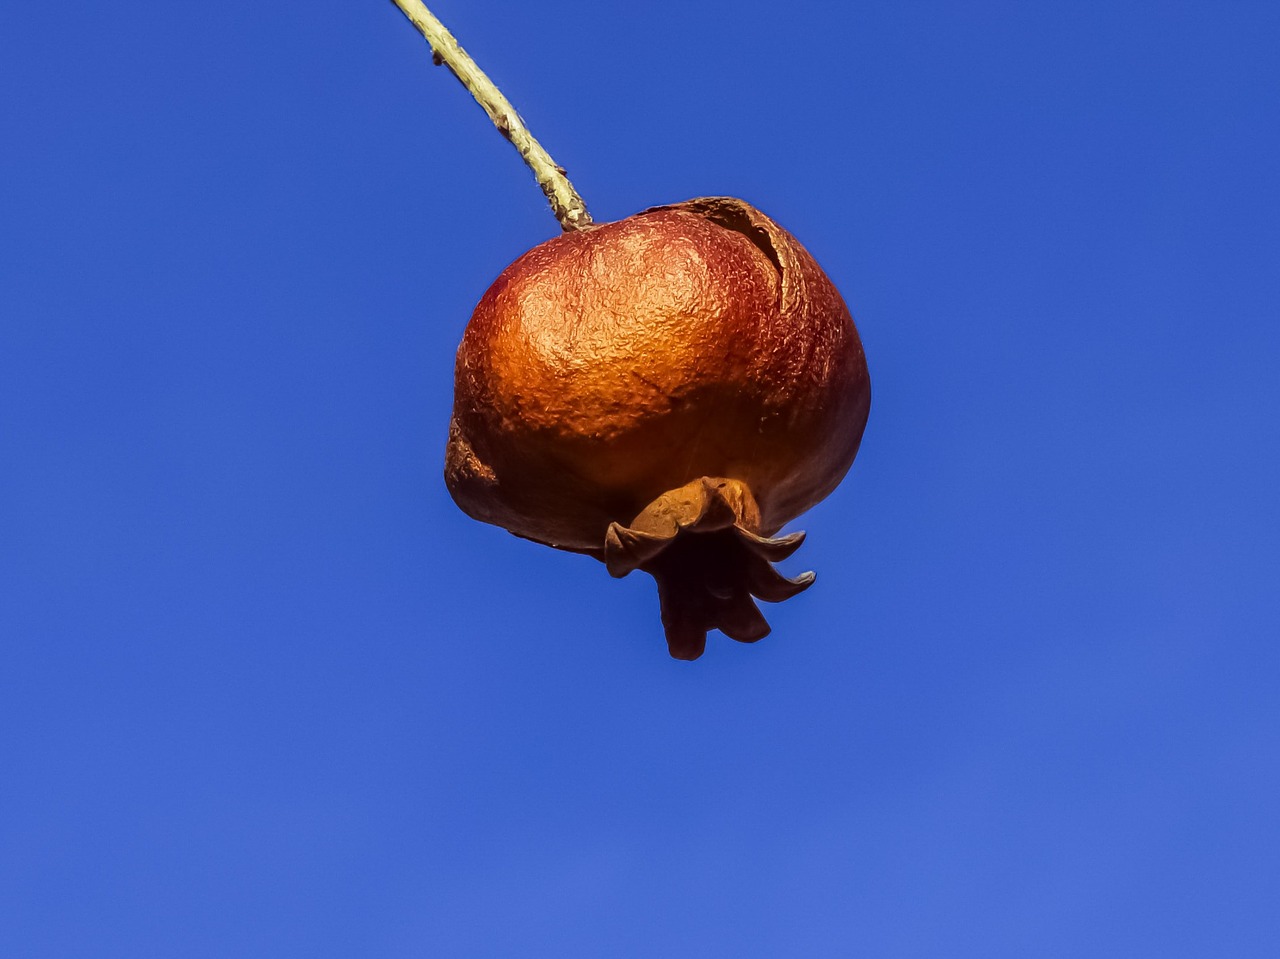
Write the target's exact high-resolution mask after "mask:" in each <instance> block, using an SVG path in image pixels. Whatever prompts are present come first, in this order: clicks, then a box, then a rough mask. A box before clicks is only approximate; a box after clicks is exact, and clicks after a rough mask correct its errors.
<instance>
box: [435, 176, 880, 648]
mask: <svg viewBox="0 0 1280 959" xmlns="http://www.w3.org/2000/svg"><path fill="white" fill-rule="evenodd" d="M869 404H870V385H869V380H868V376H867V367H866V360H865V357H864V355H863V350H862V344H861V342H860V340H859V338H858V334H857V331H856V329H855V328H854V325H853V321H852V319H851V317H850V316H849V311H848V309H847V307H846V306H845V304H844V301H843V300H842V299H841V297H840V294H839V293H838V292H837V291H836V289H835V287H834V286H833V285H832V283H831V282H830V280H828V279H827V277H826V274H824V273H823V271H822V269H821V268H820V267H819V266H818V265H817V263H816V262H815V261H814V260H813V258H812V257H811V256H810V255H809V253H808V252H807V251H806V250H805V249H804V248H803V247H802V246H801V245H800V244H799V242H797V241H796V240H795V238H794V237H792V236H791V235H790V234H789V233H787V232H786V231H785V230H783V229H782V228H781V227H780V226H778V225H777V224H776V223H774V222H773V220H771V219H769V218H768V217H767V216H765V215H764V214H763V213H761V212H760V211H758V210H756V209H755V208H754V207H751V206H750V205H749V204H746V203H744V202H743V201H741V200H734V199H729V198H706V199H700V200H691V201H687V202H685V203H680V204H675V205H673V206H668V207H658V208H655V209H653V210H647V211H645V212H643V213H640V214H637V215H636V216H632V217H629V218H627V219H625V220H621V221H618V222H616V223H608V224H604V225H601V226H598V227H595V228H592V229H590V230H585V231H580V232H576V233H568V234H565V235H563V236H560V237H557V238H555V239H553V240H549V241H548V242H546V243H543V244H541V245H540V246H537V247H535V248H534V249H532V250H530V251H529V252H528V253H526V254H524V255H523V256H522V257H520V258H519V259H518V260H516V261H515V262H514V263H512V264H511V265H510V266H509V267H507V269H506V270H504V271H503V272H502V274H501V275H500V276H499V277H498V279H497V280H496V281H495V282H494V284H493V285H492V286H491V287H490V288H489V290H488V292H486V293H485V295H484V297H483V298H482V299H481V301H480V303H479V305H478V306H477V307H476V309H475V313H474V314H473V315H472V318H471V322H470V324H469V325H468V327H467V330H466V332H465V334H464V336H463V340H462V344H461V346H460V347H459V350H458V359H457V366H456V373H455V400H454V413H453V422H452V424H451V428H450V436H449V446H448V452H447V457H446V466H445V478H446V483H447V485H448V487H449V490H450V492H451V493H452V495H453V497H454V499H455V501H456V502H457V503H458V505H459V506H460V507H461V508H462V509H463V510H464V511H465V512H467V513H468V514H469V515H471V516H473V517H475V518H476V519H479V520H483V521H485V522H489V523H494V524H497V525H499V526H503V527H505V528H507V529H509V530H510V531H511V532H513V533H516V534H517V535H519V536H524V537H527V538H529V539H533V540H537V541H539V542H542V543H546V544H548V545H551V546H556V547H559V548H562V549H571V550H575V551H581V552H588V553H592V554H594V555H597V556H601V558H603V548H604V543H605V537H606V533H607V532H608V531H609V528H610V524H611V523H619V524H624V525H625V524H629V523H632V521H633V520H635V519H636V518H637V517H638V514H640V513H641V512H642V511H644V510H645V508H646V507H647V506H648V505H649V504H651V503H653V502H654V501H655V500H657V499H658V498H659V497H661V496H662V495H663V494H664V493H668V492H669V491H672V490H675V489H678V488H680V487H683V486H685V485H686V484H688V483H690V482H692V481H694V480H697V479H698V478H699V477H727V478H731V479H733V480H737V481H739V482H741V483H742V484H744V485H745V486H746V487H747V489H748V490H749V492H750V494H751V495H753V496H754V500H755V504H756V506H758V515H756V516H754V517H753V520H752V521H751V523H749V524H745V523H744V524H743V528H744V529H745V528H748V527H749V526H754V527H755V528H751V529H750V532H751V533H758V534H763V535H770V534H772V533H774V532H775V531H777V530H778V529H779V528H780V527H781V526H782V525H783V524H784V523H786V522H787V521H789V520H791V519H793V518H795V517H796V516H798V515H799V514H800V513H802V512H803V511H804V510H806V509H808V508H809V507H810V506H812V505H814V504H815V503H817V502H818V501H819V500H821V499H822V498H823V497H825V496H826V495H827V494H828V493H830V492H831V491H832V490H833V489H834V488H835V487H836V485H837V484H838V483H839V482H840V480H841V479H842V478H843V477H844V475H845V473H846V472H847V471H848V469H849V466H850V465H851V464H852V462H853V459H854V456H855V454H856V453H857V450H858V444H859V442H860V440H861V436H862V431H863V428H864V426H865V424H866V419H867V412H868V408H869ZM664 615H665V610H664ZM712 625H715V624H712ZM766 629H767V627H766Z"/></svg>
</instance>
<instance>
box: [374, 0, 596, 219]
mask: <svg viewBox="0 0 1280 959" xmlns="http://www.w3.org/2000/svg"><path fill="white" fill-rule="evenodd" d="M391 2H392V3H394V4H395V5H396V6H397V7H399V8H400V12H401V13H403V14H404V15H405V16H406V17H408V19H409V22H410V23H412V24H413V25H414V27H415V28H416V29H417V31H418V32H419V33H421V34H422V35H423V36H424V37H426V40H427V43H429V44H430V45H431V58H432V60H434V61H435V62H436V64H441V63H443V64H444V65H445V66H447V67H448V68H449V69H450V70H451V71H453V75H454V76H455V77H457V78H458V80H459V81H461V83H462V85H463V86H464V87H466V88H467V90H468V91H469V92H470V93H471V95H472V96H473V97H475V98H476V102H477V103H479V104H480V106H481V107H483V108H484V112H485V113H487V114H489V119H490V120H492V121H493V125H494V126H495V127H497V128H498V132H499V133H501V134H502V135H503V136H504V137H506V138H507V139H508V140H509V141H511V145H512V146H513V147H515V148H516V150H518V151H519V153H520V156H521V157H523V158H524V162H525V163H527V164H528V165H529V169H531V170H532V171H533V175H534V176H535V177H536V178H537V180H538V186H540V187H542V192H543V193H545V194H546V196H547V201H548V202H549V203H550V204H551V210H552V212H553V213H555V215H556V219H557V220H559V221H560V226H561V227H562V228H563V229H564V230H565V231H566V232H568V231H570V230H581V229H583V228H585V227H588V226H590V225H591V214H589V213H588V212H587V206H586V204H585V203H583V202H582V197H580V196H578V191H577V190H575V189H574V188H573V184H572V183H570V182H569V178H568V177H567V176H565V172H564V167H561V166H559V165H557V164H556V162H555V161H554V160H553V159H551V155H550V154H549V153H547V151H546V150H544V149H543V148H542V144H541V143H539V142H538V141H537V140H535V139H534V138H533V134H531V133H530V132H529V131H528V129H527V128H526V127H525V125H524V121H522V120H521V119H520V115H519V114H518V113H516V111H515V107H513V106H512V105H511V103H510V102H509V101H508V100H507V98H506V97H504V96H503V95H502V92H501V91H500V90H499V89H498V88H497V87H496V86H494V85H493V81H492V80H490V79H489V78H488V77H487V76H485V74H484V71H483V70H481V69H480V68H479V67H478V66H476V63H475V61H474V60H472V59H471V57H469V56H467V52H466V51H465V50H463V49H462V47H460V46H458V41H457V40H455V39H454V38H453V34H451V33H450V32H449V31H448V30H447V29H446V28H445V25H444V24H443V23H441V22H440V21H439V20H437V19H436V17H435V15H434V14H432V12H431V11H430V10H428V9H427V8H426V7H425V6H423V4H422V3H421V0H391Z"/></svg>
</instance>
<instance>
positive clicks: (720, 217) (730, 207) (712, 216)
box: [644, 197, 786, 283]
mask: <svg viewBox="0 0 1280 959" xmlns="http://www.w3.org/2000/svg"><path fill="white" fill-rule="evenodd" d="M659 210H683V211H684V212H686V213H696V214H698V215H699V216H701V217H702V218H703V219H705V220H710V221H711V222H712V223H714V224H715V225H716V226H719V227H723V228H724V229H726V230H732V231H733V232H734V233H740V234H742V235H743V236H744V237H746V238H747V239H748V240H750V241H751V243H752V245H754V246H755V247H756V248H757V249H758V250H759V251H760V252H761V253H763V254H764V255H765V256H766V257H768V259H769V262H770V263H772V264H773V268H774V269H775V270H777V272H778V280H779V283H781V281H782V280H783V279H784V278H785V276H786V269H785V267H783V265H782V258H781V257H780V256H779V255H778V249H777V247H775V246H774V244H773V236H772V234H770V232H769V231H768V230H767V229H766V228H765V227H763V226H760V225H759V224H758V223H757V222H756V221H755V220H754V219H753V218H752V216H751V214H750V213H749V212H748V208H747V207H746V205H745V204H743V202H742V201H741V200H736V199H734V198H733V197H701V198H699V199H697V200H686V201H685V202H684V203H673V204H671V205H669V206H655V207H651V208H650V209H648V210H645V211H644V212H645V213H656V212H657V211H659Z"/></svg>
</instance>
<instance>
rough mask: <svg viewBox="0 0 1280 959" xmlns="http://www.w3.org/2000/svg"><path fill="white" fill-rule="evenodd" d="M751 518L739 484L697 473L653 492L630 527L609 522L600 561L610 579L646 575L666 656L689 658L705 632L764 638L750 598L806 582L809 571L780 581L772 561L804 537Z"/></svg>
mask: <svg viewBox="0 0 1280 959" xmlns="http://www.w3.org/2000/svg"><path fill="white" fill-rule="evenodd" d="M759 523H760V510H759V508H758V507H757V505H756V501H755V497H753V496H752V495H751V491H750V490H749V489H748V488H747V486H746V485H745V484H744V483H742V482H740V481H739V480H734V479H726V478H723V477H708V476H703V477H700V478H699V479H696V480H694V481H693V482H691V483H687V484H685V485H684V486H682V487H680V488H679V489H674V490H670V491H669V492H666V493H664V494H662V495H661V496H659V497H658V498H657V499H655V500H654V501H653V502H652V503H650V504H649V505H648V506H647V507H645V508H644V510H642V511H641V512H640V514H639V515H638V516H636V517H635V519H633V520H632V521H631V523H630V525H628V526H623V525H622V524H621V523H612V524H610V526H609V530H608V532H607V533H606V535H605V546H604V561H605V566H606V567H607V568H608V570H609V573H610V574H611V575H613V576H617V577H622V576H626V575H627V574H628V573H631V572H633V571H635V570H637V569H639V570H643V571H644V572H646V573H649V574H650V575H651V576H653V578H654V579H655V580H656V581H657V584H658V599H659V602H660V604H661V608H662V625H663V627H664V629H665V630H666V635H667V646H668V648H669V649H670V651H671V655H672V656H674V657H675V658H676V659H697V658H698V657H699V656H701V655H702V653H703V650H704V649H705V648H706V642H707V633H708V632H709V631H710V630H712V629H718V630H720V632H722V633H724V634H725V635H726V636H728V637H729V638H730V639H736V640H738V641H739V642H743V643H754V642H755V641H756V640H759V639H763V638H764V637H765V636H767V635H769V624H768V623H767V622H766V621H765V618H764V616H763V615H761V613H760V609H759V607H757V606H756V603H755V599H753V598H752V597H753V596H754V597H757V598H759V599H762V600H764V601H765V602H770V603H778V602H782V601H783V600H785V599H789V598H791V597H792V596H794V595H796V594H797V593H799V592H802V591H803V590H805V589H807V588H808V587H809V586H810V585H811V584H812V583H813V581H814V574H813V573H811V572H809V573H804V574H802V575H801V576H798V577H796V578H795V579H788V578H787V577H785V576H783V575H782V574H781V573H779V572H778V571H777V570H776V569H774V568H773V565H772V564H773V563H774V562H778V561H780V560H783V559H785V558H787V557H788V556H790V555H791V554H792V553H793V552H795V550H796V549H797V548H798V547H799V546H800V544H801V543H802V542H803V541H804V534H803V533H792V534H790V535H789V536H782V537H777V538H771V537H767V536H761V535H760V534H759V533H758V532H756V530H757V529H758V527H759Z"/></svg>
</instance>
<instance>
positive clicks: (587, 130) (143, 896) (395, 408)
mask: <svg viewBox="0 0 1280 959" xmlns="http://www.w3.org/2000/svg"><path fill="white" fill-rule="evenodd" d="M433 7H434V9H436V11H437V13H439V15H440V16H441V17H442V18H443V19H444V20H445V22H446V23H448V24H449V25H450V26H451V27H453V29H454V30H455V31H456V33H457V34H458V36H459V38H460V39H461V41H462V43H463V44H464V45H465V46H466V47H467V48H468V49H469V50H470V51H471V52H472V54H473V55H474V56H475V57H476V59H477V60H478V61H479V62H480V63H481V65H482V66H483V67H484V68H486V69H487V70H488V71H489V72H490V74H491V75H492V76H493V78H494V79H495V80H496V81H497V82H498V84H499V85H500V86H501V87H502V88H503V89H504V91H505V92H506V93H507V94H508V96H509V97H510V98H511V99H512V100H513V101H514V103H515V104H516V106H517V108H518V109H519V110H520V111H521V113H522V114H523V116H524V117H525V119H526V120H527V121H528V123H529V125H530V126H531V128H532V129H533V131H534V133H535V134H536V135H537V136H538V137H539V138H540V139H541V140H542V141H543V142H544V143H545V144H546V146H547V147H548V149H549V150H550V151H551V153H552V154H553V155H554V156H555V158H556V159H557V160H558V161H559V162H560V163H562V164H563V165H565V166H566V167H567V168H568V169H569V171H570V174H571V176H572V178H573V180H574V183H575V185H576V186H577V187H578V189H579V190H580V191H581V192H582V194H583V195H584V197H585V198H586V200H587V203H588V205H589V206H590V208H591V210H592V212H593V214H594V215H595V217H596V218H597V219H598V220H609V219H617V218H620V217H624V216H626V215H628V214H630V213H633V212H636V211H637V210H640V209H642V208H644V207H646V206H650V205H654V204H658V203H669V202H675V201H678V200H681V199H685V198H688V197H692V196H699V195H708V194H712V195H735V196H741V197H743V198H745V199H747V200H749V201H751V202H752V203H754V204H756V205H757V206H759V207H761V208H762V209H763V210H765V211H766V212H768V213H769V214H771V215H772V216H774V217H775V218H776V219H778V220H779V221H780V222H781V223H783V225H785V226H786V227H788V228H789V229H790V230H791V231H792V232H794V233H795V234H796V235H797V236H798V237H799V238H800V239H801V241H802V242H803V243H804V244H805V245H806V246H807V247H808V248H809V249H810V251H811V252H813V253H814V255H815V256H816V257H817V258H818V260H819V261H820V262H821V263H822V264H823V266H824V267H825V268H826V270H827V272H828V273H829V274H830V275H831V277H832V278H833V279H834V280H835V282H836V283H837V285H838V286H839V287H840V288H841V290H842V291H843V293H844V295H845V297H846V299H847V300H848V301H849V303H850V306H851V308H852V309H853V312H854V315H855V317H856V318H857V320H858V324H859V327H860V330H861V333H862V337H863V340H864V343H865V345H866V350H867V355H868V360H869V364H870V368H871V374H872V384H873V404H872V412H871V419H870V423H869V425H868V429H867V433H866V437H865V440H864V443H863V448H862V452H861V454H860V456H859V459H858V461H857V463H856V464H855V465H854V468H853V470H852V472H851V473H850V475H849V477H848V479H847V480H846V482H845V483H844V484H843V485H842V486H841V488H840V489H839V490H838V491H837V492H836V493H835V494H834V495H833V496H831V497H830V498H829V499H828V500H827V501H826V502H824V503H822V504H821V505H820V506H818V507H817V508H815V509H814V510H812V511H811V512H810V513H809V514H807V515H806V516H805V517H803V518H802V519H801V520H800V521H799V522H798V523H797V524H795V526H796V528H804V529H807V530H808V531H809V534H810V538H809V540H808V542H807V543H806V545H805V546H804V548H803V550H802V551H801V553H800V554H799V555H798V556H797V557H795V558H794V559H793V560H790V561H789V562H788V563H787V564H785V565H784V569H786V570H787V571H788V572H791V573H795V572H798V571H800V570H801V569H808V568H812V569H815V570H817V572H818V582H817V584H816V585H815V587H814V588H813V589H811V590H810V591H808V592H807V593H805V594H804V595H802V596H800V597H798V598H796V599H794V600H792V601H790V602H788V603H786V604H783V605H781V606H778V607H772V608H770V609H768V610H767V612H768V614H769V619H770V622H771V623H772V625H773V627H774V633H773V635H772V636H770V637H769V638H768V639H766V640H765V641H763V642H762V643H760V644H758V645H755V646H741V645H737V644H734V643H731V642H729V641H727V640H724V639H723V638H720V637H718V636H715V635H713V637H712V640H711V642H710V644H709V647H708V652H707V654H706V656H704V657H703V659H701V660H699V661H698V662H696V663H693V664H687V663H679V662H675V661H673V660H671V659H669V658H668V657H667V653H666V650H665V645H664V642H663V638H662V632H661V628H660V625H659V622H658V618H657V600H656V596H655V594H654V589H653V585H652V582H651V581H650V580H648V579H647V578H646V577H642V576H638V575H637V576H633V577H631V578H628V579H626V580H621V581H614V580H611V579H610V578H609V577H608V575H607V574H606V573H605V571H604V569H603V567H602V566H601V565H599V564H598V563H595V562H594V561H592V560H590V559H587V558H584V557H579V556H573V555H568V554H563V553H557V552H555V551H552V550H548V549H544V548H540V547H537V546H535V545H532V544H530V543H527V542H523V541H520V540H517V539H516V538H514V537H512V536H509V535H508V534H506V533H504V532H503V531H501V530H498V529H495V528H492V527H487V526H483V525H481V524H478V523H475V522H473V521H471V520H469V519H467V518H466V517H465V516H463V515H462V514H461V513H460V512H459V511H458V510H457V509H456V508H455V507H454V506H453V504H452V502H451V501H450V499H449V497H448V495H447V493H446V491H445V489H444V485H443V482H442V479H441V475H440V473H441V467H442V460H443V447H444V440H445V432H446V428H447V423H448V413H449V405H450V390H451V372H452V357H453V352H454V350H455V348H456V346H457V342H458V340H459V338H460V336H461V333H462V329H463V327H464V325H465V323H466V320H467V317H468V316H469V314H470V311H471V308H472V307H473V306H474V304H475V302H476V300H477V299H478V298H479V297H480V295H481V294H482V293H483V292H484V290H485V288H486V287H487V286H488V284H489V283H490V282H491V281H492V279H493V278H494V277H495V276H496V275H497V274H498V273H499V272H500V271H501V269H502V268H503V267H504V266H505V265H506V264H507V263H508V262H510V261H511V260H513V259H514V258H515V257H516V256H518V255H519V254H520V253H522V252H523V251H524V250H526V249H528V248H529V247H531V246H533V245H535V244H537V243H539V242H541V241H542V240H544V239H547V238H549V237H550V236H552V235H554V234H555V232H556V231H557V226H556V224H555V221H554V220H553V218H552V217H551V215H550V213H549V212H548V210H547V209H546V207H545V205H544V201H543V199H542V197H541V195H540V193H539V191H538V190H537V188H536V186H535V185H534V183H533V181H532V178H531V177H530V176H529V174H528V172H527V171H526V170H525V168H524V167H523V165H522V164H521V163H520V161H519V159H518V158H517V156H516V155H515V153H514V151H512V150H511V148H510V147H509V146H508V145H506V144H505V143H504V142H503V141H502V139H501V138H500V137H499V136H498V135H497V134H496V133H495V132H494V131H493V130H492V129H491V128H490V127H489V125H488V121H487V119H486V118H485V117H484V115H483V114H482V113H481V112H480V110H479V109H478V108H477V107H476V106H475V104H474V103H473V102H471V100H470V98H469V97H468V96H467V95H466V94H465V93H464V92H463V91H462V89H461V88H460V87H459V86H458V85H457V84H456V83H455V82H454V81H453V80H452V78H451V77H450V76H449V75H448V74H447V72H445V71H443V70H440V69H436V68H433V67H432V66H431V62H430V57H429V55H428V51H427V49H426V47H425V45H424V43H423V42H422V41H421V39H420V38H419V37H418V36H417V34H416V33H414V32H413V30H412V29H411V28H410V27H409V25H408V24H407V23H406V22H405V21H404V20H403V18H402V17H401V16H400V14H399V13H398V12H397V11H396V10H395V9H394V8H393V7H392V6H391V5H390V4H389V3H385V2H380V3H359V4H353V3H333V2H317V3H312V4H305V5H296V4H295V5H282V4H265V3H248V2H238V0H230V2H226V3H221V4H216V5H213V6H209V5H203V6H198V5H182V4H154V3H141V2H127V0H126V2H119V3H113V4H98V5H90V6H82V7H76V8H74V9H73V8H68V7H67V6H65V5H56V4H44V5H41V4H9V5H7V6H5V7H4V8H3V9H0V89H3V91H4V92H3V94H0V130H2V131H3V142H4V146H3V148H0V768H2V769H3V774H2V775H0V953H3V954H4V955H6V956H14V957H82V956H89V955H92V956H97V957H108V956H111V957H114V956H121V957H126V956H127V957H130V959H137V957H150V956H172V955H182V956H184V957H189V959H197V957H205V956H208V957H215V956H217V957H223V956H237V957H257V956H263V957H288V956H299V957H303V956H305V957H309V959H313V957H328V956H334V957H339V956H352V955H360V956H362V957H408V956H415V957H416V956H424V955H426V956H433V955H438V956H459V957H472V956H475V957H482V956H495V957H505V956H533V955H538V956H541V955H547V956H558V957H559V956H566V955H568V956H575V955H580V956H593V957H595V956H609V957H612V956H619V957H623V956H626V957H631V956H635V957H642V956H653V955H690V956H693V955H697V956H707V955H733V956H786V955H804V956H850V955H859V956H863V955H865V956H876V957H897V956H903V957H916V956H934V955H938V956H949V957H954V956H981V957H993V956H1010V957H1014V956H1017V957H1021V956H1028V955H1034V956H1040V957H1055V956H1063V957H1066V956H1071V957H1078V956H1090V957H1109V956H1115V957H1135V956H1159V957H1162V959H1168V957H1181V956H1232V957H1252V956H1259V957H1261V956H1273V955H1274V954H1275V949H1276V942H1277V940H1280V910H1277V909H1276V907H1275V903H1276V902H1277V901H1280V875H1278V872H1280V867H1278V865H1277V863H1278V862H1280V825H1278V823H1280V817H1278V816H1277V814H1276V811H1277V808H1278V806H1280V763H1278V762H1277V754H1278V752H1280V702H1278V701H1277V696H1276V689H1277V676H1278V667H1280V648H1278V644H1277V638H1280V601H1278V600H1277V595H1276V594H1277V583H1278V582H1280V553H1278V550H1277V539H1278V538H1280V508H1278V507H1277V502H1276V499H1277V497H1276V490H1277V488H1280V416H1278V415H1277V414H1278V413H1280V387H1278V386H1277V383H1276V376H1275V368H1276V362H1277V357H1278V356H1280V327H1278V324H1277V321H1276V317H1277V302H1278V300H1280V176H1277V172H1276V171H1277V170H1280V123H1278V122H1277V121H1278V120H1280V116H1278V115H1277V113H1278V111H1277V101H1276V90H1277V89H1278V88H1280V61H1278V60H1277V57H1276V53H1275V51H1276V50H1277V49H1280V7H1277V6H1276V5H1275V4H1273V3H1244V2H1241V3H1221V2H1219V3H1208V2H1200V3H1195V2H1186V3H1174V2H1168V3H1136V2H1129V3H1126V2H1119V3H1116V2H1113V3H1105V4H1104V3H1084V4H1074V5H1066V6H1063V5H1051V4H1027V3H903V2H894V3H888V2H876V3H851V4H839V5H837V4H799V5H798V6H797V7H795V8H794V9H788V10H786V11H785V12H783V11H782V10H781V8H779V7H777V5H775V4H762V3H703V2H679V3H677V2H668V0H659V2H655V3H652V4H644V5H615V4H599V3H586V2H577V0H573V2H570V0H550V2H546V3H540V4H536V5H535V4H514V3H497V2H491V0H474V2H470V3H462V2H460V0H447V2H440V3H437V4H434V5H433Z"/></svg>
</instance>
